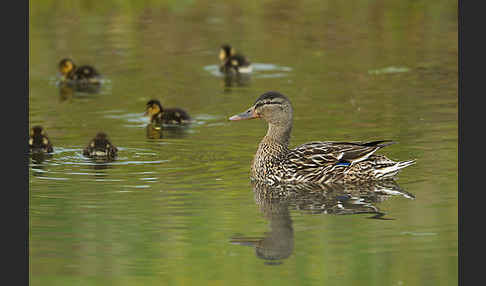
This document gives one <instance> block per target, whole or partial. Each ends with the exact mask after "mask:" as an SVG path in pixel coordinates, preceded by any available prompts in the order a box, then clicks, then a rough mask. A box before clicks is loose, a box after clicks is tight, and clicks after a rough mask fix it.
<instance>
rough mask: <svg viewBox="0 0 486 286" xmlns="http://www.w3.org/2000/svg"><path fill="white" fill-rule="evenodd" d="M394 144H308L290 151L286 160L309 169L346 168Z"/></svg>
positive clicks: (381, 141)
mask: <svg viewBox="0 0 486 286" xmlns="http://www.w3.org/2000/svg"><path fill="white" fill-rule="evenodd" d="M394 143H395V142H393V141H388V140H380V141H372V142H334V141H327V142H310V143H306V144H302V145H300V146H298V147H296V148H294V149H292V150H291V152H290V153H289V157H288V160H289V161H290V162H293V163H300V164H303V165H305V166H309V167H311V166H314V167H319V166H325V165H333V164H342V165H344V166H346V165H352V164H354V163H357V162H360V161H363V160H365V159H366V158H368V157H369V156H370V155H372V154H373V153H375V152H376V151H377V150H378V149H380V148H382V147H385V146H388V145H390V144H394Z"/></svg>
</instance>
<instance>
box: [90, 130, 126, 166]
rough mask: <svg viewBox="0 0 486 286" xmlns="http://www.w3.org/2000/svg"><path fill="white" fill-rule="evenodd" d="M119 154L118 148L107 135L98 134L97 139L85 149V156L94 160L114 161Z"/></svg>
mask: <svg viewBox="0 0 486 286" xmlns="http://www.w3.org/2000/svg"><path fill="white" fill-rule="evenodd" d="M117 152H118V148H116V147H115V145H113V144H111V142H110V141H109V140H108V136H107V135H106V133H104V132H98V134H96V136H95V138H93V139H92V140H91V141H90V142H89V144H88V146H87V147H86V148H84V150H83V155H84V156H86V157H89V158H93V159H104V160H113V159H115V157H116V155H117Z"/></svg>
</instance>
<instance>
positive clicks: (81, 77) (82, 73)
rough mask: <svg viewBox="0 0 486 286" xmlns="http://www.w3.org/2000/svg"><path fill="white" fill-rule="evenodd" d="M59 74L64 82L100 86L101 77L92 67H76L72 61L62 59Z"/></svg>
mask: <svg viewBox="0 0 486 286" xmlns="http://www.w3.org/2000/svg"><path fill="white" fill-rule="evenodd" d="M59 72H60V73H61V75H62V81H70V82H72V83H79V84H99V83H101V82H100V79H101V75H100V74H99V73H98V72H97V71H96V69H95V68H94V67H92V66H88V65H84V66H80V67H76V65H75V64H74V62H73V61H72V60H71V59H67V58H66V59H62V60H61V61H60V62H59Z"/></svg>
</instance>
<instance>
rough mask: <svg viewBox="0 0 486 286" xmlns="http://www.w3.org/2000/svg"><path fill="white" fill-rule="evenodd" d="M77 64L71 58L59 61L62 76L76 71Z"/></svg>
mask: <svg viewBox="0 0 486 286" xmlns="http://www.w3.org/2000/svg"><path fill="white" fill-rule="evenodd" d="M75 68H76V65H75V64H74V62H73V61H72V60H71V59H62V60H61V61H60V62H59V72H60V73H61V75H62V76H64V77H66V76H67V75H68V74H69V73H71V72H72V71H74V69H75Z"/></svg>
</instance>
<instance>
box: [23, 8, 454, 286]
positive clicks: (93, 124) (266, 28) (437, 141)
mask: <svg viewBox="0 0 486 286" xmlns="http://www.w3.org/2000/svg"><path fill="white" fill-rule="evenodd" d="M29 3H30V4H29V5H30V6H29V13H30V16H29V127H32V126H35V125H42V126H43V127H44V128H45V131H46V132H47V134H48V136H49V138H50V139H51V141H52V143H53V145H54V152H53V154H52V155H51V156H48V157H46V158H44V159H43V160H31V161H30V163H29V192H30V199H29V220H30V224H29V255H30V257H29V275H30V284H31V285H182V284H184V285H262V284H265V285H323V284H328V285H456V284H457V279H458V240H457V238H458V111H457V109H458V44H457V38H458V28H457V2H456V1H448V0H446V1H436V0H433V1H420V0H419V1H366V0H365V1H355V2H352V3H348V2H343V1H314V0H305V1H261V2H248V1H239V0H238V1H232V3H231V4H229V3H227V2H226V1H191V0H185V1H161V0H160V1H159V0H152V1H113V0H109V1H91V0H90V1H59V0H51V1H30V2H29ZM223 43H230V44H231V45H232V46H233V47H235V48H236V49H237V50H238V51H240V52H242V53H243V54H245V55H246V56H247V57H248V59H249V60H250V61H251V62H252V63H254V70H253V73H252V74H251V75H249V76H248V77H245V78H244V79H240V80H239V79H236V78H227V77H223V76H222V75H221V74H219V72H218V64H219V59H218V53H219V47H220V46H221V44H223ZM66 57H70V58H72V59H73V60H74V61H75V62H76V63H78V64H79V65H83V64H89V65H93V66H95V67H96V69H97V70H98V71H99V72H100V73H101V74H102V75H103V84H102V85H101V87H100V88H99V89H97V90H93V91H90V92H79V91H76V90H73V89H70V88H66V87H65V86H61V85H59V77H58V74H57V73H58V71H57V66H58V63H59V61H60V60H61V59H62V58H66ZM270 90H275V91H279V92H281V93H283V94H285V95H286V96H287V97H288V98H289V99H290V100H291V102H292V104H293V107H294V125H293V131H292V136H291V141H290V145H291V147H293V146H297V145H300V144H303V143H306V142H310V141H319V140H322V141H326V140H329V141H367V140H370V141H371V140H382V139H387V140H393V141H396V142H398V144H394V145H390V146H387V147H385V148H383V149H382V150H380V151H378V153H380V154H385V155H386V156H388V157H389V158H391V159H394V160H409V159H416V160H417V163H416V164H415V165H413V166H410V167H407V168H406V169H404V170H402V172H401V173H400V174H399V175H398V178H397V180H396V182H394V183H383V184H372V185H359V186H328V188H315V187H313V186H306V185H298V186H295V187H294V188H290V187H289V188H283V189H277V190H273V189H272V188H269V187H268V186H261V185H258V184H255V183H252V182H251V181H250V177H249V170H250V163H251V160H252V158H253V155H254V154H255V152H256V149H257V146H258V143H259V142H260V140H261V138H262V137H263V136H264V135H265V132H266V128H267V127H266V123H265V122H264V121H263V120H250V121H238V122H234V121H229V120H228V118H229V117H230V116H232V115H234V114H236V113H240V112H242V111H244V110H246V108H248V107H249V106H250V105H251V104H253V103H254V102H255V100H256V98H257V97H258V96H259V95H261V94H263V93H264V92H266V91H270ZM150 99H159V100H160V101H161V103H162V105H163V106H164V107H180V108H183V109H185V110H186V111H187V112H188V113H189V114H190V115H191V116H192V117H193V119H194V122H193V123H192V124H191V125H189V126H188V127H187V128H164V129H163V130H162V131H161V134H160V137H161V138H157V139H153V138H150V136H147V129H146V128H147V125H148V123H149V120H148V118H147V117H145V116H144V112H145V104H146V102H147V101H148V100H150ZM99 131H104V132H105V133H107V134H108V137H109V138H110V140H111V142H112V143H113V144H114V145H116V146H117V147H118V150H119V151H118V157H117V158H116V160H115V161H113V162H109V163H99V162H93V161H91V160H90V159H88V158H85V157H84V156H83V154H82V153H83V148H84V147H86V146H87V145H88V143H89V141H90V140H91V139H92V138H93V137H94V136H95V134H96V133H97V132H99ZM26 132H27V130H26ZM282 194H284V195H282Z"/></svg>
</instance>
